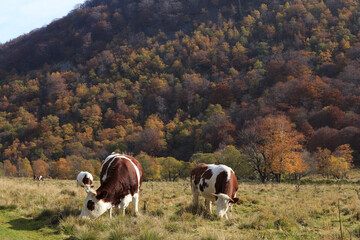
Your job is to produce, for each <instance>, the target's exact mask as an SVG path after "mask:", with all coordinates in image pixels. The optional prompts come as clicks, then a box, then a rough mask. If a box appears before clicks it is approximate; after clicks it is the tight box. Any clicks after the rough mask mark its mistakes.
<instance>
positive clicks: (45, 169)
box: [32, 159, 49, 176]
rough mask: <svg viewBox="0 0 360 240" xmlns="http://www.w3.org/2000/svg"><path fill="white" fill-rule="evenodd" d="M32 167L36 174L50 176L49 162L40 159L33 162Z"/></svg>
mask: <svg viewBox="0 0 360 240" xmlns="http://www.w3.org/2000/svg"><path fill="white" fill-rule="evenodd" d="M32 169H33V172H34V174H35V175H41V176H48V175H49V164H47V162H45V161H44V160H42V159H38V160H36V161H34V162H33V163H32Z"/></svg>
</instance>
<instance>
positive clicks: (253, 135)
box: [240, 116, 308, 182]
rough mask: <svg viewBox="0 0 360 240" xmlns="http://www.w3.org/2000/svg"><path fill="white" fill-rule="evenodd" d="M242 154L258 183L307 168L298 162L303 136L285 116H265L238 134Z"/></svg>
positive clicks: (300, 155)
mask: <svg viewBox="0 0 360 240" xmlns="http://www.w3.org/2000/svg"><path fill="white" fill-rule="evenodd" d="M240 140H241V141H242V142H243V143H244V151H245V153H247V154H248V155H249V157H250V163H251V164H252V166H253V168H254V170H255V171H256V172H257V173H258V174H259V177H260V179H261V181H262V182H264V181H266V180H267V179H268V178H269V175H270V174H272V175H274V176H275V178H276V180H277V181H280V180H281V176H282V175H283V174H295V176H296V175H298V174H301V173H303V172H304V171H305V170H306V169H307V168H308V166H307V165H306V163H305V161H304V160H303V159H302V154H301V150H302V145H301V142H302V141H303V136H302V135H301V134H300V133H298V132H297V131H296V130H295V126H294V125H293V124H292V123H291V122H290V121H289V119H288V118H287V117H285V116H268V117H265V118H263V119H261V120H259V121H258V122H257V123H256V124H254V125H253V126H252V127H250V128H247V129H245V130H244V131H243V132H242V134H240Z"/></svg>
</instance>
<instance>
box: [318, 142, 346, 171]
mask: <svg viewBox="0 0 360 240" xmlns="http://www.w3.org/2000/svg"><path fill="white" fill-rule="evenodd" d="M352 152H353V151H352V149H351V148H350V145H348V144H344V145H341V146H339V147H337V148H336V149H335V151H334V152H331V151H330V150H329V149H326V148H318V149H317V151H316V152H315V160H316V171H317V173H319V174H322V175H323V176H326V177H328V178H329V177H330V176H332V177H334V178H344V177H346V174H347V173H348V172H349V170H350V168H351V167H352V166H353V156H352Z"/></svg>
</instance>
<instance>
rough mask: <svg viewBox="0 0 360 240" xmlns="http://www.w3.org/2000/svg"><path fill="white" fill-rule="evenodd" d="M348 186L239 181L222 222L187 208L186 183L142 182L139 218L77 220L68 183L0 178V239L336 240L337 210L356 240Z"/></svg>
mask: <svg viewBox="0 0 360 240" xmlns="http://www.w3.org/2000/svg"><path fill="white" fill-rule="evenodd" d="M355 180H356V179H355V178H353V179H351V180H350V181H349V182H350V183H347V184H344V183H343V184H336V183H334V184H306V185H296V184H275V183H269V184H257V183H240V186H239V190H238V196H239V197H240V204H239V205H236V206H234V208H233V212H232V213H231V215H230V219H229V220H223V219H219V218H218V217H217V216H215V215H214V214H208V213H206V211H205V210H204V208H203V207H202V208H200V209H193V208H192V206H191V203H192V195H191V189H190V186H189V184H188V181H179V182H145V183H143V186H142V191H141V194H140V206H139V207H140V208H141V216H139V217H132V216H131V215H130V208H129V209H128V210H129V211H128V213H127V215H126V216H124V217H123V216H120V215H115V217H114V218H113V219H109V215H108V213H105V214H104V215H103V216H102V217H101V218H99V219H97V220H85V219H81V218H79V217H78V215H79V214H80V211H81V208H82V205H83V201H84V198H85V196H86V193H85V191H84V190H83V189H80V188H76V187H75V185H76V183H75V180H74V181H67V180H49V181H46V182H44V183H42V182H34V181H33V180H32V179H21V178H14V179H7V178H1V179H0V187H1V191H0V239H4V240H7V239H22V240H24V239H49V240H51V239H149V240H150V239H341V232H340V222H339V209H340V218H341V222H342V234H343V239H360V205H359V203H360V200H359V199H360V195H359V190H360V186H359V185H358V184H356V183H355V182H356V181H355ZM95 186H96V187H97V186H99V183H98V182H96V183H95ZM201 200H202V199H201ZM201 202H202V204H203V201H201ZM145 206H146V209H145V210H144V207H145ZM339 207H340V208H339ZM213 210H215V209H213Z"/></svg>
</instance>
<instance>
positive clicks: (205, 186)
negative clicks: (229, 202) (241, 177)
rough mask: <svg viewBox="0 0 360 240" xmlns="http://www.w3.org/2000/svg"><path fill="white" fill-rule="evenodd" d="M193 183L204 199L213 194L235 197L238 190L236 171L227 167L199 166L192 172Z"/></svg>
mask: <svg viewBox="0 0 360 240" xmlns="http://www.w3.org/2000/svg"><path fill="white" fill-rule="evenodd" d="M191 183H192V186H193V187H195V188H196V189H197V190H198V191H199V193H200V194H201V195H202V196H204V197H210V196H212V194H213V193H215V194H218V193H224V194H227V195H228V196H229V197H234V195H235V192H236V191H237V189H238V182H237V179H236V176H235V174H234V171H233V170H232V169H231V168H229V167H227V166H225V165H214V164H199V165H198V166H197V167H196V168H194V169H193V170H192V171H191Z"/></svg>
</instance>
